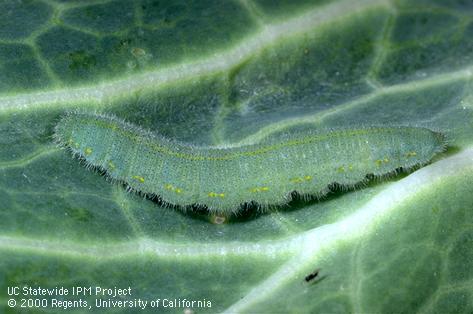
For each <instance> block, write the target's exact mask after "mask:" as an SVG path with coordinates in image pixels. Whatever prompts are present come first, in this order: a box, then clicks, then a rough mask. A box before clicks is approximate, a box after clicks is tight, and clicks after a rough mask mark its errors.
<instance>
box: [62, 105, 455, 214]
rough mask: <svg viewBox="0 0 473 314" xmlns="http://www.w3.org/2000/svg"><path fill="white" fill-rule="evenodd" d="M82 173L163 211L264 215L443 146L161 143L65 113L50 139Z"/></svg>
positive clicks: (438, 141)
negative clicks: (90, 172)
mask: <svg viewBox="0 0 473 314" xmlns="http://www.w3.org/2000/svg"><path fill="white" fill-rule="evenodd" d="M54 136H55V139H56V141H57V142H58V143H59V145H61V146H63V147H65V148H67V149H68V150H70V151H71V152H72V153H73V154H74V155H75V156H77V157H79V159H80V160H83V161H85V163H86V166H87V168H96V169H100V171H103V172H104V173H105V175H106V177H107V178H109V179H110V180H111V181H119V182H122V183H124V184H125V185H126V187H127V189H129V190H130V191H138V192H140V193H142V194H143V195H147V196H151V197H153V196H155V197H156V198H157V199H158V200H160V201H162V202H163V204H165V205H167V206H172V207H174V206H176V207H178V208H181V209H189V208H191V207H193V208H203V209H205V210H208V211H210V212H212V213H215V214H219V215H223V216H225V215H230V214H237V213H239V212H240V211H242V210H243V209H244V207H245V206H248V204H257V207H259V208H260V209H262V210H264V209H266V208H269V207H274V206H275V207H278V206H283V205H285V204H287V203H288V202H290V201H291V200H292V199H293V198H294V197H295V196H296V197H298V198H301V199H313V198H316V199H319V198H321V197H324V196H325V195H327V193H329V192H330V190H331V187H333V186H336V187H337V188H338V189H341V190H348V189H353V188H355V187H362V186H363V185H364V184H366V182H367V181H368V179H367V176H370V175H372V176H373V177H374V178H382V177H385V176H390V175H393V174H395V173H396V172H398V171H400V170H401V169H402V170H403V171H406V170H407V171H408V170H410V169H413V168H415V167H421V166H423V165H425V164H426V163H428V162H430V161H431V160H432V158H433V157H434V156H435V155H436V154H438V153H440V152H442V151H443V150H444V148H445V145H446V141H445V136H444V135H443V134H441V133H439V132H434V131H432V130H430V129H427V128H421V127H411V126H372V127H362V128H350V129H334V130H330V131H326V132H320V131H315V130H305V131H300V132H294V133H291V134H286V135H284V136H277V137H274V138H269V139H265V140H264V141H262V142H261V143H255V144H249V145H244V146H233V147H232V146H229V147H209V146H194V145H190V144H186V143H181V142H177V141H173V140H170V139H167V138H165V137H163V136H161V135H159V134H156V133H153V132H151V131H148V130H144V129H142V128H140V127H139V126H137V125H133V124H130V123H127V122H125V121H123V120H120V119H118V118H116V117H114V116H111V115H104V114H97V113H87V112H70V113H67V114H65V115H64V116H63V117H62V118H61V120H60V121H59V122H58V124H57V125H56V128H55V133H54Z"/></svg>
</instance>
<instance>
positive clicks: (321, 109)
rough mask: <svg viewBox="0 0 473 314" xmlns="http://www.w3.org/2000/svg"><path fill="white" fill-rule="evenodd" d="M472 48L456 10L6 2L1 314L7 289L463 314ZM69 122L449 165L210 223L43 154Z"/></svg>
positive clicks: (305, 309) (0, 40)
mask: <svg viewBox="0 0 473 314" xmlns="http://www.w3.org/2000/svg"><path fill="white" fill-rule="evenodd" d="M472 38H473V4H472V3H471V2H470V1H464V0H449V1H441V0H436V1H434V0H431V1H428V0H419V1H415V2H412V1H407V0H397V1H394V0H392V1H387V0H386V1H381V0H380V1H377V0H356V1H351V0H350V1H348V0H338V1H328V0H327V1H321V0H317V1H286V0H278V1H267V0H239V1H237V0H235V1H233V0H228V1H152V0H141V1H118V0H116V1H107V0H105V1H104V0H97V1H92V0H87V1H59V0H57V1H53V0H43V1H4V2H3V3H1V4H0V134H1V136H0V312H12V313H13V312H15V311H19V310H23V312H25V311H26V310H27V309H25V308H23V309H22V308H19V306H20V305H19V304H20V300H21V298H25V296H22V295H20V296H10V295H8V294H7V288H8V287H14V286H18V287H23V286H31V287H38V286H41V287H44V288H54V287H65V288H67V289H70V290H72V288H73V287H76V286H85V287H89V286H91V287H96V286H100V287H104V288H114V287H117V288H128V287H131V289H132V295H131V296H122V297H116V298H112V299H113V300H134V299H141V300H146V301H148V305H147V308H146V309H145V310H144V312H152V311H156V310H159V311H162V312H169V313H183V312H184V311H185V309H186V307H187V306H186V305H185V306H183V307H167V308H163V305H162V304H161V306H160V308H159V309H156V308H151V307H150V302H151V301H152V300H156V299H161V300H163V299H165V298H167V299H175V298H176V299H187V300H203V299H205V300H207V301H210V302H211V307H205V308H198V307H193V308H192V310H193V311H194V312H195V313H215V312H227V313H234V312H242V313H277V312H282V313H286V312H297V313H309V312H310V313H347V312H356V313H393V312H403V313H414V312H416V313H471V312H472V311H473V292H472V291H473V215H472V213H473V212H472V210H473V40H472ZM74 109H81V110H88V111H97V112H106V113H110V114H113V115H116V116H118V117H120V118H123V119H125V120H127V121H129V122H131V123H135V124H138V125H140V126H141V127H143V128H147V129H150V130H153V131H156V132H159V133H160V134H163V135H164V136H166V137H169V138H173V139H176V140H180V141H185V142H188V143H192V144H196V145H228V144H237V145H244V144H248V143H256V142H259V141H262V140H265V139H266V138H268V137H272V136H277V134H280V133H289V132H293V131H295V130H303V129H307V128H310V129H321V130H325V129H331V128H340V127H359V126H366V125H414V126H422V127H428V128H431V129H434V130H437V131H441V132H443V133H445V134H446V136H447V138H448V142H449V148H448V149H447V151H446V152H445V153H442V154H441V155H439V156H438V157H437V158H436V159H435V160H434V161H433V162H432V163H431V164H430V165H427V166H426V167H423V168H420V169H417V170H416V171H413V172H412V173H409V174H400V175H395V176H392V177H390V178H387V179H386V180H382V181H381V180H375V181H372V182H370V183H369V184H368V185H367V186H365V187H363V188H360V189H357V190H355V191H342V190H336V191H333V193H331V194H330V195H329V196H327V197H326V198H324V199H320V200H308V201H304V200H294V201H292V202H291V203H290V204H289V205H288V206H285V207H283V208H277V209H274V210H272V211H269V212H266V213H259V212H258V211H257V210H256V209H254V208H250V209H249V210H247V211H245V212H243V213H242V215H240V216H238V217H231V218H230V219H227V220H226V221H225V222H224V223H223V224H218V223H216V222H217V220H218V219H216V217H212V216H209V215H207V214H206V213H205V212H182V211H179V210H176V209H173V208H166V207H163V206H162V204H160V203H159V202H156V201H153V200H151V199H149V198H144V197H143V196H141V195H137V194H134V193H129V192H127V191H126V189H125V188H124V187H123V186H121V185H118V184H110V183H108V182H107V181H106V179H105V178H104V177H103V176H102V175H101V174H99V173H97V172H95V171H91V170H87V169H86V168H85V167H84V166H83V165H81V163H80V162H79V161H78V160H76V159H73V158H72V156H70V154H68V153H67V152H65V151H64V150H60V149H59V148H57V147H56V146H55V144H54V143H53V140H52V134H53V129H54V126H55V124H56V123H57V121H58V120H59V118H60V116H61V115H62V114H63V113H64V112H66V111H68V110H74ZM333 158H337V156H334V157H333ZM268 166H270V165H268ZM315 269H320V271H319V276H320V277H318V278H316V280H315V282H309V283H307V282H305V280H304V278H305V277H306V276H307V275H308V274H310V273H311V272H313V271H314V270H315ZM26 298H27V297H26ZM36 298H37V297H36ZM41 298H42V297H41ZM44 298H46V299H47V300H48V302H49V306H48V307H47V308H42V309H38V308H36V309H33V310H31V311H36V312H42V313H64V310H63V309H61V308H54V307H52V306H51V302H52V299H53V298H56V299H60V300H79V299H83V300H86V301H87V302H89V304H92V305H93V306H92V311H96V312H107V311H111V312H120V313H128V312H130V311H132V312H137V313H141V312H143V311H141V310H138V309H136V308H132V309H130V308H112V309H104V308H96V307H95V300H96V299H108V298H109V297H105V296H102V297H98V296H95V295H92V296H91V295H86V296H71V295H68V296H65V297H62V296H59V297H58V296H47V297H44ZM10 299H14V300H16V301H17V302H18V304H17V307H16V308H14V309H13V308H10V307H9V303H8V302H9V300H10ZM86 311H90V310H87V309H84V308H72V309H69V310H67V312H77V313H81V312H86Z"/></svg>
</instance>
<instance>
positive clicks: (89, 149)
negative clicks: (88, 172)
mask: <svg viewBox="0 0 473 314" xmlns="http://www.w3.org/2000/svg"><path fill="white" fill-rule="evenodd" d="M84 153H85V154H86V155H87V156H88V155H90V154H92V148H90V147H87V148H86V149H85V150H84Z"/></svg>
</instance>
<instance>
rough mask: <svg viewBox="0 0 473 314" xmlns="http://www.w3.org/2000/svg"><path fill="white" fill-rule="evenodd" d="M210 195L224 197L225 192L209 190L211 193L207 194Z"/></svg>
mask: <svg viewBox="0 0 473 314" xmlns="http://www.w3.org/2000/svg"><path fill="white" fill-rule="evenodd" d="M207 195H208V196H209V197H221V198H224V197H225V193H215V192H209V194H207Z"/></svg>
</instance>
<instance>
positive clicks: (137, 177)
mask: <svg viewBox="0 0 473 314" xmlns="http://www.w3.org/2000/svg"><path fill="white" fill-rule="evenodd" d="M133 179H135V180H137V181H139V182H141V183H143V182H145V178H143V177H142V176H133Z"/></svg>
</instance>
